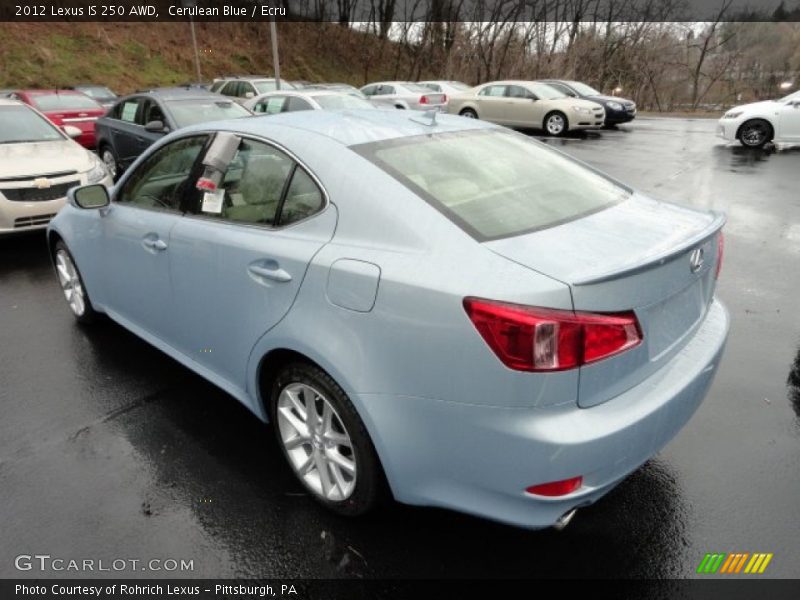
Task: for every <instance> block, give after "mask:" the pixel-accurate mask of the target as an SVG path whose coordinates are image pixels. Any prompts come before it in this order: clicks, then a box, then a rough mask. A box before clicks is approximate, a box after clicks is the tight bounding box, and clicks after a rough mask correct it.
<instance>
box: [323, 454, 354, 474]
mask: <svg viewBox="0 0 800 600" xmlns="http://www.w3.org/2000/svg"><path fill="white" fill-rule="evenodd" d="M325 458H327V459H328V460H329V461H330V462H331V463H333V464H335V465H337V466H338V467H340V468H342V469H344V470H345V471H347V472H348V473H350V475H354V474H355V472H356V464H355V462H353V461H352V460H351V459H349V458H346V457H344V456H342V455H341V454H339V452H337V451H335V450H328V451H327V452H325Z"/></svg>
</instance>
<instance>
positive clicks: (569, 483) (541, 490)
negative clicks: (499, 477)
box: [525, 476, 583, 498]
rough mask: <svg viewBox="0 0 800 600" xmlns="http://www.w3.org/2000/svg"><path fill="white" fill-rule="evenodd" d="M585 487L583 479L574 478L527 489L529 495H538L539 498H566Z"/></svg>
mask: <svg viewBox="0 0 800 600" xmlns="http://www.w3.org/2000/svg"><path fill="white" fill-rule="evenodd" d="M581 485H583V477H580V476H579V477H573V478H572V479H564V480H562V481H551V482H550V483H540V484H538V485H532V486H531V487H529V488H525V491H526V492H528V493H529V494H536V495H537V496H549V497H551V498H552V497H553V496H566V495H567V494H571V493H572V492H574V491H575V490H577V489H578V488H579V487H581Z"/></svg>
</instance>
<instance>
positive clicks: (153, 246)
mask: <svg viewBox="0 0 800 600" xmlns="http://www.w3.org/2000/svg"><path fill="white" fill-rule="evenodd" d="M142 245H143V246H144V247H145V248H149V249H150V250H156V251H158V252H161V251H163V250H166V249H167V242H165V241H164V240H159V239H155V240H154V239H151V238H145V239H143V240H142Z"/></svg>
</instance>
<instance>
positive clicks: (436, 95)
mask: <svg viewBox="0 0 800 600" xmlns="http://www.w3.org/2000/svg"><path fill="white" fill-rule="evenodd" d="M361 91H362V92H363V93H364V94H366V95H367V96H368V97H369V98H370V99H371V100H372V101H373V102H376V103H380V104H383V105H388V106H393V107H394V108H399V109H416V110H429V109H438V110H442V111H446V112H449V113H450V114H455V115H461V116H462V117H468V118H472V119H484V120H487V121H491V122H493V123H497V124H500V125H506V126H509V127H519V128H533V129H543V130H544V131H545V132H546V133H547V134H549V135H553V136H559V135H563V134H565V133H567V132H568V131H574V130H580V129H597V128H599V127H603V126H614V125H618V124H620V123H627V122H629V121H631V120H633V119H634V118H635V116H636V105H635V104H634V103H633V102H632V101H630V100H626V99H624V98H618V97H615V96H604V95H603V94H601V93H600V92H598V91H597V90H595V89H594V88H591V87H590V86H588V85H586V84H584V83H581V82H577V81H561V80H543V81H517V80H514V81H491V82H488V83H484V84H481V85H478V86H475V87H470V86H468V85H467V84H464V83H461V82H459V81H446V80H442V81H420V82H418V83H411V82H403V81H383V82H378V83H371V84H369V85H366V86H364V87H362V88H361Z"/></svg>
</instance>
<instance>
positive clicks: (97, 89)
mask: <svg viewBox="0 0 800 600" xmlns="http://www.w3.org/2000/svg"><path fill="white" fill-rule="evenodd" d="M76 89H77V90H78V91H79V92H83V93H84V94H86V95H87V96H89V97H91V98H95V99H102V98H116V97H117V95H116V94H115V93H114V92H112V91H111V90H110V89H108V88H107V87H102V86H92V87H89V86H84V87H79V88H76Z"/></svg>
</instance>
